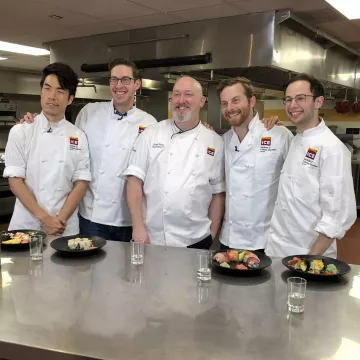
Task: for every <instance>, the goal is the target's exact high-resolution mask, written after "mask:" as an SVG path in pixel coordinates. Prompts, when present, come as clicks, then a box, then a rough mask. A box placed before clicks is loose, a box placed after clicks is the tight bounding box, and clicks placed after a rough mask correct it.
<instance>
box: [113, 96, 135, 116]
mask: <svg viewBox="0 0 360 360" xmlns="http://www.w3.org/2000/svg"><path fill="white" fill-rule="evenodd" d="M110 111H111V115H112V116H114V117H116V119H117V120H123V119H125V118H127V117H129V116H130V115H132V114H133V113H134V112H135V111H136V107H132V108H131V109H130V110H128V111H126V112H124V113H122V112H120V111H118V110H117V109H116V107H115V105H114V100H111V102H110Z"/></svg>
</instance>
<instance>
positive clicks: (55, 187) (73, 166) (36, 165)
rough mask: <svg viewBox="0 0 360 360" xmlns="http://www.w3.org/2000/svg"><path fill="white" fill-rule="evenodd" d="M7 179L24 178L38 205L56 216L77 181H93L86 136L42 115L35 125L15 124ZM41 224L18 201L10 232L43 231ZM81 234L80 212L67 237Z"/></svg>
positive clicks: (7, 159)
mask: <svg viewBox="0 0 360 360" xmlns="http://www.w3.org/2000/svg"><path fill="white" fill-rule="evenodd" d="M4 177H20V178H23V179H25V184H26V186H27V187H28V188H29V190H30V191H31V192H32V193H33V194H34V196H35V198H36V200H37V202H38V204H39V205H40V206H41V207H42V208H43V209H44V210H46V212H47V213H48V214H50V215H52V216H56V215H58V214H59V212H60V211H61V209H62V207H63V205H64V203H65V201H66V199H67V197H68V195H69V194H70V192H71V190H72V189H73V186H74V182H75V181H77V180H85V181H90V180H91V173H90V158H89V149H88V143H87V139H86V136H85V134H84V133H83V132H82V131H81V130H80V129H78V128H77V127H75V126H74V125H73V124H71V123H70V122H69V121H67V120H66V119H63V120H61V121H60V122H59V123H57V124H54V123H49V122H48V120H47V118H46V117H45V116H44V115H43V113H41V114H40V115H38V116H36V118H35V122H34V124H26V123H24V124H22V125H15V126H14V127H13V128H12V129H11V130H10V133H9V139H8V142H7V145H6V149H5V170H4ZM40 227H41V224H40V222H39V221H38V220H37V219H36V217H34V216H33V215H32V214H31V213H30V212H29V211H28V210H27V209H26V208H25V207H24V206H23V204H22V203H21V202H20V200H19V199H16V203H15V208H14V213H13V216H12V218H11V221H10V225H9V230H16V229H34V230H40ZM78 233H79V219H78V215H77V210H76V211H75V212H74V213H73V214H72V215H71V216H70V218H69V219H68V221H67V225H66V229H65V231H64V233H63V235H64V236H67V235H69V236H70V235H75V234H78Z"/></svg>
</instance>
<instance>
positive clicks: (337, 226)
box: [266, 119, 357, 258]
mask: <svg viewBox="0 0 360 360" xmlns="http://www.w3.org/2000/svg"><path fill="white" fill-rule="evenodd" d="M356 216H357V213H356V201H355V195H354V184H353V179H352V174H351V155H350V152H349V150H348V149H347V148H346V147H345V145H344V144H343V143H342V142H341V141H340V140H339V139H338V138H337V137H336V136H335V135H334V134H333V133H332V132H331V130H330V129H329V128H328V127H327V126H326V125H325V122H324V120H323V119H321V122H320V124H319V125H318V126H317V127H315V128H312V129H309V130H306V131H304V133H303V134H297V135H296V136H295V138H294V140H293V142H292V145H291V147H290V150H289V154H288V156H287V158H286V161H285V163H284V167H283V170H282V172H281V176H280V183H279V190H278V196H277V201H276V203H275V209H274V214H273V217H272V219H271V225H270V230H269V237H268V242H267V246H266V253H267V254H268V255H271V256H281V257H283V256H290V255H302V254H307V253H308V252H309V250H310V248H311V246H312V245H313V243H314V242H315V240H316V239H317V237H318V235H319V233H323V234H325V235H326V236H328V237H330V238H336V239H341V238H342V237H343V236H344V235H345V232H346V231H347V230H348V229H350V227H351V226H352V224H353V223H354V222H355V220H356ZM324 255H325V256H330V257H334V258H335V257H336V255H337V249H336V241H334V242H333V244H332V245H331V246H330V248H329V249H328V250H327V251H326V252H325V254H324Z"/></svg>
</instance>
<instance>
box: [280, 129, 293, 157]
mask: <svg viewBox="0 0 360 360" xmlns="http://www.w3.org/2000/svg"><path fill="white" fill-rule="evenodd" d="M285 130H286V131H285V132H284V135H283V152H282V154H283V159H284V161H285V159H286V157H287V154H288V152H289V150H290V146H291V143H292V141H293V139H294V135H293V134H292V133H291V131H289V130H288V129H286V128H285Z"/></svg>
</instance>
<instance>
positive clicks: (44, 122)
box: [36, 112, 66, 133]
mask: <svg viewBox="0 0 360 360" xmlns="http://www.w3.org/2000/svg"><path fill="white" fill-rule="evenodd" d="M37 117H39V119H36V120H37V121H40V124H41V128H42V130H43V132H44V133H45V132H47V133H51V132H53V130H54V129H58V128H59V127H62V126H64V124H65V121H66V119H65V117H64V118H63V119H61V120H60V121H59V122H57V123H53V122H50V121H49V120H48V119H47V118H46V116H45V115H44V113H43V112H41V113H40V114H39V115H38V116H37Z"/></svg>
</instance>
